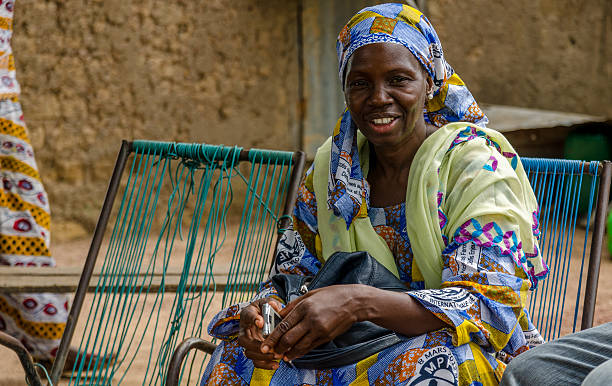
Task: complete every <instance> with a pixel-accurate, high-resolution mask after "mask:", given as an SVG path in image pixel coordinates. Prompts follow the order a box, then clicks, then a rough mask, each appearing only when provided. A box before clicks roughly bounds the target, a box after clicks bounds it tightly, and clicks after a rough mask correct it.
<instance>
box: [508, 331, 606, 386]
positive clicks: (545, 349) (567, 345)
mask: <svg viewBox="0 0 612 386" xmlns="http://www.w3.org/2000/svg"><path fill="white" fill-rule="evenodd" d="M611 358H612V323H607V324H603V325H601V326H597V327H593V328H590V329H588V330H584V331H580V332H577V333H575V334H571V335H567V336H564V337H562V338H560V339H558V340H555V341H551V342H548V343H545V344H543V345H541V346H538V347H536V348H534V349H532V350H529V351H527V352H524V353H522V354H520V355H519V356H517V357H516V358H514V359H513V360H512V362H510V364H509V365H508V367H507V368H506V371H505V372H504V376H503V378H502V380H501V382H500V385H502V386H516V385H540V386H547V385H580V384H581V383H582V382H583V380H584V379H585V378H586V377H587V376H588V375H589V374H590V373H591V372H592V371H593V370H594V369H595V368H597V367H598V366H600V365H602V364H604V363H606V365H605V366H604V367H603V368H602V370H601V371H609V369H612V364H608V363H607V362H608V361H609V360H610V359H611ZM607 374H610V372H607ZM593 376H594V377H595V376H596V373H594V374H593ZM607 380H608V382H607V383H606V384H610V382H609V381H610V376H608V377H607ZM589 385H590V384H589Z"/></svg>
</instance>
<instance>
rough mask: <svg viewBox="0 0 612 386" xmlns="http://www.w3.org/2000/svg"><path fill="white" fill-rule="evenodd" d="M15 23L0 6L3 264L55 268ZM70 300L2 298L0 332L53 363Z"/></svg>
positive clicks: (9, 4)
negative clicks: (24, 105)
mask: <svg viewBox="0 0 612 386" xmlns="http://www.w3.org/2000/svg"><path fill="white" fill-rule="evenodd" d="M12 25H13V1H5V2H0V178H1V179H2V185H1V189H0V265H8V266H13V267H53V266H55V261H54V259H53V258H52V257H51V254H50V252H49V242H50V237H51V234H50V214H49V213H50V212H49V202H48V200H47V193H46V192H45V189H44V187H43V184H42V181H41V178H40V175H39V173H38V168H37V166H36V161H35V159H34V151H33V149H32V146H31V144H30V139H29V137H28V132H27V129H26V125H25V122H24V121H23V114H22V111H21V105H20V103H19V99H18V97H19V93H20V88H19V84H18V83H17V79H16V76H15V60H14V57H13V52H12V50H11V46H10V41H11V36H12ZM68 302H69V300H68V297H67V296H65V295H57V294H44V293H38V294H11V295H5V294H3V295H0V331H3V332H6V333H8V334H10V335H12V336H14V337H16V338H17V339H19V340H20V341H21V343H23V345H24V346H25V347H26V348H27V349H28V350H29V351H30V353H31V354H32V356H33V357H34V358H35V359H37V360H51V359H53V358H54V357H55V354H56V351H57V348H58V347H59V342H60V339H61V336H62V333H63V331H64V327H65V324H66V318H67V316H68V306H69V304H68Z"/></svg>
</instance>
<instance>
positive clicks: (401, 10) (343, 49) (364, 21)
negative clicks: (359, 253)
mask: <svg viewBox="0 0 612 386" xmlns="http://www.w3.org/2000/svg"><path fill="white" fill-rule="evenodd" d="M383 42H387V43H395V44H401V45H403V46H404V47H406V48H407V49H409V50H410V52H412V54H413V55H414V56H415V57H416V59H417V60H418V61H419V63H421V65H422V66H423V68H424V69H425V70H426V71H427V73H428V74H429V76H431V78H432V80H433V83H434V97H433V99H430V100H428V101H427V102H426V104H425V106H424V117H425V122H428V123H431V124H433V125H435V126H438V127H441V126H443V125H445V124H447V123H450V122H458V121H467V122H472V123H475V124H477V125H480V126H483V127H484V126H486V124H487V122H488V120H487V117H486V116H485V115H484V113H483V112H482V110H481V109H480V108H479V107H478V104H477V103H476V101H475V100H474V97H473V96H472V94H471V93H470V91H469V90H468V89H467V87H466V86H465V84H464V83H463V81H462V80H461V78H459V76H458V75H457V74H455V72H454V71H453V68H452V67H451V66H450V65H449V64H448V63H447V62H446V61H445V60H444V54H443V51H442V44H441V43H440V40H439V39H438V35H437V34H436V31H435V30H434V28H433V27H432V25H431V24H430V23H429V20H427V18H426V17H425V15H423V14H422V13H421V12H419V11H418V10H416V9H414V8H412V7H410V6H408V5H405V4H381V5H376V6H373V7H368V8H364V9H362V10H361V11H359V12H358V13H357V14H356V15H355V16H353V17H352V18H351V20H350V21H349V22H348V24H347V25H346V26H344V28H343V29H342V31H341V32H340V35H339V36H338V41H337V43H336V50H337V52H338V62H339V71H338V73H339V76H340V81H341V82H342V84H344V71H345V68H346V64H347V62H348V60H349V58H350V57H351V55H352V54H353V53H354V52H355V50H357V49H358V48H360V47H363V46H365V45H367V44H374V43H383ZM343 87H344V86H343ZM368 194H369V193H368V192H367V189H366V188H365V181H364V176H363V173H362V171H361V165H360V163H359V155H358V151H357V127H356V125H355V123H354V122H353V120H352V118H351V115H350V112H349V111H348V110H345V112H344V114H343V115H342V117H340V119H339V120H338V122H337V124H336V127H335V129H334V133H333V144H332V150H331V162H330V178H329V182H328V197H327V198H328V206H329V208H330V209H333V211H334V213H335V214H336V215H337V216H341V217H343V218H344V219H345V221H346V224H347V228H348V226H349V225H350V224H351V222H352V220H353V218H354V217H355V216H357V215H361V216H367V202H369V198H368V197H367V196H368Z"/></svg>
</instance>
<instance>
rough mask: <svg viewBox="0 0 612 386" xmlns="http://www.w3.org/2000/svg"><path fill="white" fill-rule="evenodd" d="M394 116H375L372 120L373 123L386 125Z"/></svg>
mask: <svg viewBox="0 0 612 386" xmlns="http://www.w3.org/2000/svg"><path fill="white" fill-rule="evenodd" d="M394 119H395V118H376V119H373V120H372V123H374V124H375V125H386V124H389V123H391V122H393V120H394Z"/></svg>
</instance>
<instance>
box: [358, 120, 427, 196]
mask: <svg viewBox="0 0 612 386" xmlns="http://www.w3.org/2000/svg"><path fill="white" fill-rule="evenodd" d="M434 131H435V127H433V126H431V127H430V126H427V127H425V130H417V131H415V133H414V135H413V136H411V137H410V138H409V140H408V141H406V142H404V143H401V144H399V145H397V146H376V145H373V144H370V170H369V171H368V178H367V179H368V182H369V184H370V205H371V206H373V207H387V206H390V205H395V204H399V203H400V202H404V201H405V199H406V188H407V185H408V175H409V174H410V166H411V165H412V161H413V159H414V156H415V154H416V152H417V151H418V150H419V147H421V144H423V141H425V138H427V136H429V135H430V134H431V133H433V132H434Z"/></svg>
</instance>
